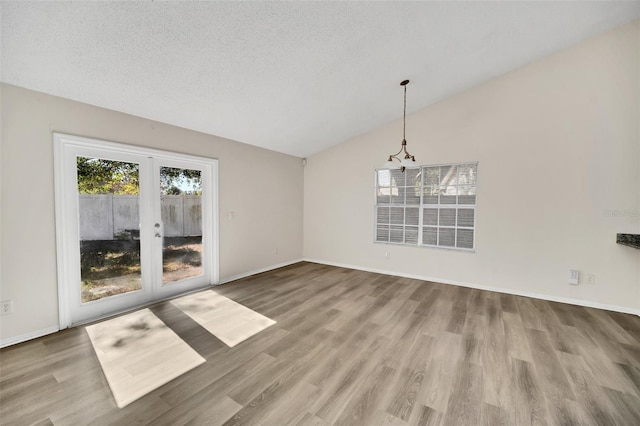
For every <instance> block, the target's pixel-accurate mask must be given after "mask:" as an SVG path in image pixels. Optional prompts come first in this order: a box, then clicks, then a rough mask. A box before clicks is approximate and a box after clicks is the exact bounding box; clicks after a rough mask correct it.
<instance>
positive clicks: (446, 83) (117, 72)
mask: <svg viewBox="0 0 640 426" xmlns="http://www.w3.org/2000/svg"><path fill="white" fill-rule="evenodd" d="M1 13H2V21H1V23H2V33H1V36H2V39H1V41H0V43H1V50H2V52H1V57H0V59H1V61H2V64H1V65H2V68H1V73H0V76H1V80H2V81H3V82H6V83H9V84H13V85H17V86H22V87H25V88H29V89H34V90H38V91H41V92H45V93H50V94H53V95H57V96H62V97H65V98H70V99H74V100H78V101H81V102H85V103H88V104H93V105H98V106H101V107H105V108H110V109H113V110H117V111H122V112H125V113H129V114H134V115H137V116H141V117H146V118H150V119H153V120H157V121H161V122H165V123H170V124H174V125H177V126H181V127H185V128H188V129H193V130H198V131H201V132H205V133H210V134H214V135H218V136H223V137H227V138H230V139H235V140H238V141H241V142H245V143H248V144H252V145H256V146H260V147H264V148H268V149H272V150H275V151H280V152H283V153H287V154H291V155H295V156H299V157H306V156H310V155H312V154H314V153H316V152H319V151H321V150H323V149H326V148H328V147H330V146H332V145H335V144H338V143H341V142H343V141H345V140H348V139H350V138H351V137H353V136H356V135H358V134H361V133H363V132H366V131H368V130H371V129H373V128H375V127H377V126H379V125H382V124H384V123H387V122H389V121H392V120H394V119H397V118H399V117H401V116H402V90H401V87H400V86H399V83H400V81H402V80H404V79H407V78H408V79H411V84H410V85H409V86H408V100H407V108H408V112H412V111H416V110H419V109H422V108H424V107H426V106H428V105H431V104H433V103H435V102H438V101H440V100H442V99H445V98H447V97H449V96H451V95H453V94H456V93H458V92H461V91H463V90H465V89H468V88H470V87H473V86H475V85H478V84H480V83H482V82H485V81H487V80H489V79H491V78H493V77H496V76H499V75H501V74H504V73H506V72H509V71H511V70H514V69H516V68H518V67H520V66H523V65H525V64H527V63H529V62H532V61H534V60H536V59H539V58H541V57H544V56H546V55H549V54H551V53H553V52H556V51H558V50H561V49H563V48H565V47H568V46H571V45H573V44H576V43H579V42H581V41H583V40H585V39H587V38H589V37H592V36H595V35H597V34H599V33H602V32H604V31H606V30H609V29H611V28H614V27H616V26H619V25H622V24H624V23H626V22H629V21H631V20H633V19H637V18H638V17H640V2H637V1H631V2H629V1H627V2H570V1H567V2H564V1H562V2H542V1H540V2H506V1H502V2H392V1H388V2H189V3H185V2H117V3H116V2H76V3H69V2H38V3H35V2H6V1H5V2H3V3H2V6H1Z"/></svg>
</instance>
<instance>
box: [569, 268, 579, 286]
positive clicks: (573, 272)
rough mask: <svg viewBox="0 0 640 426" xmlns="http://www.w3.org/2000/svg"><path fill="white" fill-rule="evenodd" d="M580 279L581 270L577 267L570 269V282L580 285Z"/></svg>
mask: <svg viewBox="0 0 640 426" xmlns="http://www.w3.org/2000/svg"><path fill="white" fill-rule="evenodd" d="M579 280H580V271H578V270H577V269H569V284H571V285H578V281H579Z"/></svg>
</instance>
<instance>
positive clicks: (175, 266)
mask: <svg viewBox="0 0 640 426" xmlns="http://www.w3.org/2000/svg"><path fill="white" fill-rule="evenodd" d="M202 201H203V200H202V172H201V171H200V170H194V169H189V168H179V167H167V166H161V167H160V211H161V220H162V228H163V231H164V232H163V234H164V235H162V237H163V241H162V284H163V285H166V284H171V283H175V282H177V281H182V280H184V279H187V278H193V277H199V276H202V275H203V273H204V272H203V261H202V259H203V257H202V252H203V244H202V229H203V224H202V211H203V208H202V207H203V206H202Z"/></svg>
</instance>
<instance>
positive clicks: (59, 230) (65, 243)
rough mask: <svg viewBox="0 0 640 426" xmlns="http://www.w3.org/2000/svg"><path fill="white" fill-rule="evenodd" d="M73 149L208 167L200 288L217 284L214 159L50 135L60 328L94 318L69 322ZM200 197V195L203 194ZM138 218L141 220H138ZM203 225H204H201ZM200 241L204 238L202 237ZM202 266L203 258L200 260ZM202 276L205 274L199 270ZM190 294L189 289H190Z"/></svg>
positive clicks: (76, 220) (72, 261)
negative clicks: (206, 245) (68, 177)
mask: <svg viewBox="0 0 640 426" xmlns="http://www.w3.org/2000/svg"><path fill="white" fill-rule="evenodd" d="M77 148H90V149H106V150H110V151H112V152H116V153H121V154H129V155H134V156H145V157H154V158H161V159H168V160H172V159H173V160H182V161H188V162H192V163H198V164H201V165H203V166H206V167H209V168H210V171H211V177H210V181H211V182H210V184H211V191H210V194H211V195H210V197H211V200H210V202H211V211H212V214H211V215H206V217H205V216H204V215H203V218H202V220H203V228H204V229H210V230H211V231H210V232H211V234H213V235H210V239H211V244H210V247H211V250H210V254H209V258H208V259H207V260H208V261H209V262H210V264H211V268H210V270H209V271H208V277H207V278H208V282H209V284H207V285H205V286H203V287H202V288H205V287H208V286H211V285H216V284H219V279H220V275H219V270H220V268H219V258H220V255H219V209H218V191H219V185H218V160H217V159H215V158H206V157H199V156H194V155H189V154H182V153H176V152H171V151H165V150H159V149H154V148H146V147H139V146H135V145H127V144H122V143H116V142H110V141H104V140H99V139H92V138H86V137H82V136H75V135H70V134H64V133H57V132H54V133H53V154H54V155H53V157H54V185H55V223H56V258H57V259H56V263H57V281H58V320H59V326H60V329H64V328H68V327H70V326H72V325H76V324H80V323H82V322H88V321H93V320H96V319H98V318H92V319H88V320H86V321H80V322H77V323H72V317H71V300H72V299H71V297H72V295H71V291H72V290H73V288H74V285H72V283H71V282H69V277H71V276H73V273H72V272H71V271H72V270H73V269H74V268H76V267H77V266H78V264H77V258H78V256H79V254H78V253H76V251H77V248H78V241H71V239H70V237H69V226H77V224H78V223H79V218H78V214H79V213H78V211H75V212H74V211H72V209H70V208H69V205H70V203H69V197H76V196H77V190H76V191H71V190H70V189H69V185H68V183H67V182H66V181H65V174H66V172H67V171H66V170H65V166H66V157H67V155H68V151H69V150H74V149H77ZM203 195H204V194H203ZM141 219H142V218H141ZM205 222H206V225H205ZM203 239H204V238H203ZM203 263H204V259H203ZM203 272H204V273H205V274H207V272H205V271H204V270H203ZM191 291H193V290H191ZM187 292H188V291H187ZM173 296H175V294H170V295H168V297H173ZM159 300H162V299H161V298H158V299H154V300H151V301H148V302H145V303H143V304H140V305H137V306H129V307H127V308H126V309H122V310H120V311H118V312H110V313H109V314H107V315H104V316H103V317H106V316H112V315H116V314H118V313H121V312H125V311H128V310H131V309H135V308H138V307H140V306H144V305H148V304H150V303H156V302H157V301H159Z"/></svg>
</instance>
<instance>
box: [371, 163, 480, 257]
mask: <svg viewBox="0 0 640 426" xmlns="http://www.w3.org/2000/svg"><path fill="white" fill-rule="evenodd" d="M469 165H471V166H475V171H476V176H477V171H478V162H477V161H467V162H461V163H443V164H424V165H421V166H419V169H420V171H421V175H422V176H421V178H420V204H417V205H413V204H406V193H405V203H404V204H396V205H394V204H391V203H389V204H388V205H385V204H382V205H381V204H379V203H378V193H377V191H378V172H380V171H382V170H389V169H376V170H375V173H374V206H373V217H374V224H373V242H374V243H377V244H391V245H403V246H413V247H427V248H437V249H442V250H455V251H464V252H471V253H473V252H475V250H476V240H477V220H478V207H477V206H478V181H477V177H476V182H475V184H474V185H473V186H475V189H476V191H475V192H476V194H475V203H474V204H458V203H457V199H456V203H454V204H442V203H441V202H440V201H441V200H440V199H438V204H425V203H424V170H425V169H428V168H433V167H438V168H442V167H451V166H469ZM390 172H391V171H390ZM405 173H406V171H405ZM405 188H406V184H405ZM458 195H459V194H457V195H456V196H458ZM379 207H390V208H391V207H402V208H404V209H405V211H406V208H407V207H417V208H418V218H419V222H418V241H417V243H415V244H413V243H407V242H404V240H405V238H404V235H405V232H406V227H407V225H406V224H405V223H403V224H402V227H403V242H391V241H379V240H378V208H379ZM426 209H434V210H436V212H437V215H438V224H436V225H435V226H431V225H424V211H425V210H426ZM441 209H453V210H454V211H455V215H456V225H453V226H449V225H440V224H439V220H440V210H441ZM460 209H470V210H473V226H472V227H471V226H459V225H458V224H457V216H458V210H460ZM405 220H406V216H405ZM398 226H399V225H398ZM409 226H413V225H409ZM425 227H429V228H435V229H436V230H440V229H454V231H455V232H454V236H453V241H454V244H457V238H458V230H459V229H462V230H471V231H473V247H471V248H466V247H456V246H455V245H454V246H441V245H439V243H440V232H437V234H436V235H437V237H436V244H424V243H423V233H424V229H425ZM390 228H391V225H390V224H389V235H390V233H391V230H390ZM389 239H390V237H389Z"/></svg>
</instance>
